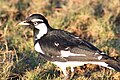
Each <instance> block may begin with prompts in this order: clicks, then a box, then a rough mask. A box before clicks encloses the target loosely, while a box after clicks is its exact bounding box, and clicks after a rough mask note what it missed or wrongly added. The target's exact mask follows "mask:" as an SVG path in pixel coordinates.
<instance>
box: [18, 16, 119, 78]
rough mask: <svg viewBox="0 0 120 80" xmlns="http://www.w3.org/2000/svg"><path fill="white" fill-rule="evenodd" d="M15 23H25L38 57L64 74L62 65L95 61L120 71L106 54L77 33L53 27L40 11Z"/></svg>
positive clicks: (115, 61) (117, 64) (116, 63)
mask: <svg viewBox="0 0 120 80" xmlns="http://www.w3.org/2000/svg"><path fill="white" fill-rule="evenodd" d="M18 25H22V26H27V27H29V28H31V29H32V30H33V33H34V48H35V50H36V51H37V52H38V53H39V54H40V56H41V57H43V58H45V59H46V60H48V61H50V62H52V63H53V64H55V65H57V66H58V67H59V68H60V69H61V70H62V72H63V74H64V75H65V76H67V75H68V73H67V71H66V68H67V67H71V72H73V71H74V69H73V68H74V67H76V66H82V65H84V64H96V65H100V66H103V67H106V68H109V69H112V70H115V71H118V72H120V61H119V60H117V59H114V58H113V57H110V56H109V55H107V54H106V53H104V52H103V51H101V50H100V49H98V48H97V47H95V46H94V45H93V44H91V43H90V42H87V41H86V40H84V39H81V38H80V37H79V36H77V35H75V34H73V33H70V32H67V31H64V30H61V29H54V28H52V27H51V26H50V25H49V22H48V20H47V19H46V18H45V17H44V16H43V15H42V14H31V15H30V16H28V17H27V18H25V20H23V21H21V22H20V23H18Z"/></svg>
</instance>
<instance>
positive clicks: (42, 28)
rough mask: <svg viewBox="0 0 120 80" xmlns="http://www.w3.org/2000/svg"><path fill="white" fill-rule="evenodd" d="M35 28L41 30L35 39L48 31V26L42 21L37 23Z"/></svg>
mask: <svg viewBox="0 0 120 80" xmlns="http://www.w3.org/2000/svg"><path fill="white" fill-rule="evenodd" d="M35 28H37V29H38V30H39V32H38V33H37V34H36V35H35V36H36V38H35V40H37V39H40V38H41V37H42V36H43V35H44V34H46V33H47V26H46V24H45V23H40V24H38V25H36V26H35Z"/></svg>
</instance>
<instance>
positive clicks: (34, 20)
mask: <svg viewBox="0 0 120 80" xmlns="http://www.w3.org/2000/svg"><path fill="white" fill-rule="evenodd" d="M31 21H32V22H37V21H40V22H43V20H42V19H32V20H31Z"/></svg>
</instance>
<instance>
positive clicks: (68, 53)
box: [61, 50, 86, 57]
mask: <svg viewBox="0 0 120 80" xmlns="http://www.w3.org/2000/svg"><path fill="white" fill-rule="evenodd" d="M69 56H86V55H85V54H75V53H71V52H70V51H64V50H61V57H69Z"/></svg>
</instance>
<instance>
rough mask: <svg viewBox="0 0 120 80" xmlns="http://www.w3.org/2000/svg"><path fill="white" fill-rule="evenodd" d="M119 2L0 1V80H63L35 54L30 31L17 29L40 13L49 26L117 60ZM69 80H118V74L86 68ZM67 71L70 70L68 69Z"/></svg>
mask: <svg viewBox="0 0 120 80" xmlns="http://www.w3.org/2000/svg"><path fill="white" fill-rule="evenodd" d="M119 4H120V1H119V0H109V1H108V0H87V1H85V0H61V1H59V0H44V1H43V0H9V1H8V0H0V6H1V9H0V73H1V74H0V79H1V80H13V79H15V80H53V79H55V80H62V78H63V74H62V72H61V70H60V69H59V68H58V67H57V66H55V65H53V64H52V63H50V62H48V61H46V60H44V59H42V58H40V57H39V54H38V53H37V52H35V51H34V46H33V32H32V30H30V29H28V28H25V27H19V26H17V23H19V22H20V21H22V20H24V18H25V17H27V16H28V15H29V14H32V13H41V14H43V15H44V16H45V17H46V18H47V19H48V21H49V23H50V25H51V26H52V27H54V28H57V29H62V30H66V31H69V32H71V33H74V34H76V35H78V36H80V37H81V38H83V39H85V40H87V41H89V42H91V43H93V44H94V45H95V46H97V47H98V48H99V49H101V50H103V51H104V52H106V53H107V54H108V55H110V56H112V57H114V58H116V59H120V28H119V27H120V8H119V6H120V5H119ZM74 70H75V72H74V76H73V78H72V80H119V79H120V73H119V72H115V71H112V70H109V69H106V68H103V67H101V66H96V65H91V64H87V65H84V66H78V67H75V69H74ZM68 71H69V68H68Z"/></svg>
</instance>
